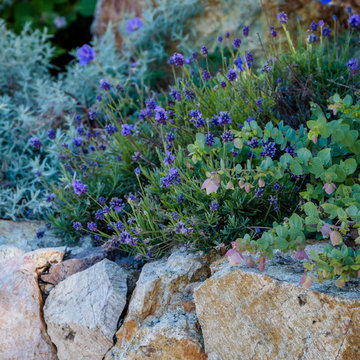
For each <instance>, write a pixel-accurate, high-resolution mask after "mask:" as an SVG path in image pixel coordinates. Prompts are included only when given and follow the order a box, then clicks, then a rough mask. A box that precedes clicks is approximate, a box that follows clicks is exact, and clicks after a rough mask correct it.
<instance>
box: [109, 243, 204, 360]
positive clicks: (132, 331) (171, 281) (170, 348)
mask: <svg viewBox="0 0 360 360" xmlns="http://www.w3.org/2000/svg"><path fill="white" fill-rule="evenodd" d="M210 260H211V257H210V256H204V255H203V254H202V253H189V252H187V251H185V250H177V251H175V252H173V253H172V254H171V255H170V256H169V257H168V258H167V259H161V260H158V261H153V262H151V263H148V264H146V265H145V266H144V267H143V270H142V272H141V275H140V277H139V280H138V281H137V284H136V288H135V290H134V292H133V294H132V297H131V300H130V304H129V307H128V312H127V315H126V318H125V320H124V323H123V325H122V326H121V328H120V329H119V331H118V332H117V333H116V338H117V342H116V345H115V346H114V347H113V348H112V349H111V350H110V351H109V352H108V353H107V355H106V357H105V359H106V360H122V359H124V360H125V359H126V360H130V359H131V360H135V359H143V358H145V357H146V356H147V357H149V356H150V357H151V359H154V360H157V359H159V360H160V359H167V360H180V359H181V360H195V359H200V360H202V359H205V354H204V351H203V344H202V337H201V331H200V329H199V326H198V322H197V320H196V316H195V312H194V310H195V307H194V304H193V301H192V300H193V290H194V288H195V287H196V286H198V285H199V283H200V282H201V281H203V280H205V279H206V278H207V277H208V276H209V274H210ZM146 354H148V355H146Z"/></svg>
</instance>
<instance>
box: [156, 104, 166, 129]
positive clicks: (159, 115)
mask: <svg viewBox="0 0 360 360" xmlns="http://www.w3.org/2000/svg"><path fill="white" fill-rule="evenodd" d="M167 119H168V115H167V112H166V110H165V109H163V108H162V107H161V106H157V107H156V109H155V120H156V122H157V123H158V125H160V124H163V125H166V120H167Z"/></svg>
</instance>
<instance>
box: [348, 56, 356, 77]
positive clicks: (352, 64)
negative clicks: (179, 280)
mask: <svg viewBox="0 0 360 360" xmlns="http://www.w3.org/2000/svg"><path fill="white" fill-rule="evenodd" d="M346 66H347V67H348V68H349V69H350V70H352V72H353V74H354V75H355V74H356V72H357V71H358V69H359V61H358V60H356V59H351V60H349V62H348V63H347V64H346Z"/></svg>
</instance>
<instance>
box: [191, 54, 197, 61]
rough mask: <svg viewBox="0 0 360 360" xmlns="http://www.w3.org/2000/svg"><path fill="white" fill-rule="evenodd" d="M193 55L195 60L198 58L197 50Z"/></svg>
mask: <svg viewBox="0 0 360 360" xmlns="http://www.w3.org/2000/svg"><path fill="white" fill-rule="evenodd" d="M191 56H192V57H193V59H194V60H197V58H198V55H197V53H196V52H193V53H192V55H191Z"/></svg>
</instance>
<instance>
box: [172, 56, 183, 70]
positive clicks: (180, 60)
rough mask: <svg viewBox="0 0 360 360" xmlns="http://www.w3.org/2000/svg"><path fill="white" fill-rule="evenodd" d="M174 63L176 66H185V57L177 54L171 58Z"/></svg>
mask: <svg viewBox="0 0 360 360" xmlns="http://www.w3.org/2000/svg"><path fill="white" fill-rule="evenodd" d="M171 60H172V62H173V63H174V64H175V65H176V66H179V67H180V66H183V65H184V57H183V56H182V55H181V54H179V53H175V54H174V55H173V56H172V57H171Z"/></svg>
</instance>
